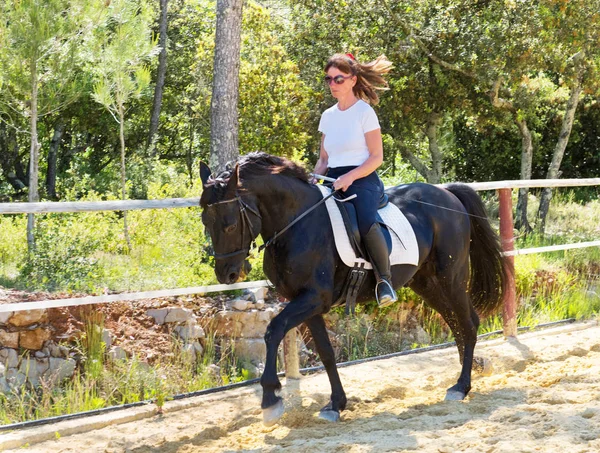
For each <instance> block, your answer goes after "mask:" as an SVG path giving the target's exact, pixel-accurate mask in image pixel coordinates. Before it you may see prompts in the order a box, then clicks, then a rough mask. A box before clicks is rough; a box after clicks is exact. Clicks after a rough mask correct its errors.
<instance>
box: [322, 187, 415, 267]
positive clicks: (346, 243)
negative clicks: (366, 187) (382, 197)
mask: <svg viewBox="0 0 600 453" xmlns="http://www.w3.org/2000/svg"><path fill="white" fill-rule="evenodd" d="M317 187H318V188H319V189H320V190H321V193H322V194H323V198H325V197H326V196H327V195H329V194H330V193H331V189H329V188H328V187H325V186H323V185H321V184H317ZM359 196H360V195H359ZM338 203H339V202H338V201H335V200H334V197H331V198H329V199H328V200H327V201H326V202H325V205H326V206H327V212H328V213H329V219H330V220H331V227H332V228H333V235H334V237H335V246H336V247H337V251H338V253H339V255H340V258H342V261H343V262H344V264H345V265H346V266H348V267H353V266H354V264H355V263H358V264H361V263H365V266H364V267H365V268H366V269H372V268H373V266H371V263H369V262H368V261H365V260H364V259H362V258H358V257H357V256H356V254H355V253H354V249H353V248H352V245H350V238H349V237H348V233H347V232H346V227H345V226H344V219H343V218H342V214H341V212H340V209H339V207H338ZM378 213H379V215H380V216H381V218H382V219H383V222H384V223H385V225H386V226H387V227H388V229H389V230H390V235H391V236H392V254H391V255H390V265H392V266H393V265H395V264H412V265H413V266H416V265H418V264H419V246H418V244H417V238H416V236H415V232H414V231H413V228H412V226H411V224H410V223H409V222H408V220H407V219H406V217H405V216H404V214H402V211H400V209H398V207H397V206H396V205H395V204H393V203H388V204H387V206H386V207H385V208H383V209H380V210H379V211H378ZM400 239H401V240H402V242H401V241H400Z"/></svg>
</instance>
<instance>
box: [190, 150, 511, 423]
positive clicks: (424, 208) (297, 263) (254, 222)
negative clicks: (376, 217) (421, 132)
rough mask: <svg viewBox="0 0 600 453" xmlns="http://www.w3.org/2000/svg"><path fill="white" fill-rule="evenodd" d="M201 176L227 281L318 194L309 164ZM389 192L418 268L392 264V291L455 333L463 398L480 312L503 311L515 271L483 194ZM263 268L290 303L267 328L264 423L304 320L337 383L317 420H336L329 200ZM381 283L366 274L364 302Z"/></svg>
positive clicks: (261, 157) (338, 268)
mask: <svg viewBox="0 0 600 453" xmlns="http://www.w3.org/2000/svg"><path fill="white" fill-rule="evenodd" d="M200 174H201V178H202V183H203V186H204V189H203V192H202V196H201V199H200V206H201V207H202V208H203V212H202V221H203V223H204V225H205V227H206V231H207V232H208V233H209V234H210V237H211V239H212V243H213V247H214V250H215V262H216V265H215V273H216V275H217V278H218V280H219V282H221V283H234V282H236V281H237V280H238V279H239V278H240V275H241V273H242V271H243V269H244V267H245V261H246V258H247V257H248V253H249V251H250V248H251V244H252V241H253V240H254V238H255V237H256V236H258V234H260V235H261V236H262V237H263V239H264V241H265V242H267V241H268V240H269V239H270V238H272V237H273V236H274V235H275V234H276V233H277V232H280V231H281V230H283V229H284V228H285V227H286V226H287V225H289V224H290V223H291V222H292V221H293V220H294V219H295V218H297V217H298V216H299V215H300V214H302V213H303V212H305V211H306V210H308V209H309V208H310V207H312V206H314V205H315V204H316V203H318V202H319V201H320V200H321V199H322V195H321V192H320V191H319V190H318V188H317V187H315V186H314V185H312V184H310V183H309V175H308V174H307V172H306V170H305V169H304V168H302V167H301V166H299V165H297V164H295V163H293V162H291V161H289V160H286V159H283V158H280V157H275V156H271V155H268V154H265V153H252V154H248V155H247V156H245V157H242V158H240V159H239V160H238V162H237V165H236V166H235V169H233V170H229V171H225V172H223V173H222V174H220V175H219V176H218V177H216V178H213V177H212V176H211V171H210V169H209V168H208V167H207V166H206V165H204V164H201V169H200ZM386 193H387V194H388V196H389V200H390V201H391V202H392V203H394V204H395V205H396V206H398V207H399V208H400V209H401V210H402V212H403V213H404V214H405V216H406V217H407V219H408V221H409V222H410V224H411V225H412V226H413V228H414V231H415V234H416V238H417V241H418V245H419V264H418V266H413V265H397V266H393V267H392V279H393V284H394V287H395V288H398V287H401V286H405V285H406V286H409V287H410V288H412V289H413V290H414V291H415V292H416V293H417V294H419V295H420V296H422V297H423V299H425V301H426V302H427V303H428V304H429V306H431V307H432V308H434V309H435V310H436V311H438V312H439V313H440V314H441V315H442V316H443V318H444V320H445V321H446V322H447V323H448V325H449V326H450V328H451V329H452V332H453V334H454V336H455V338H456V344H457V346H458V352H459V355H460V361H461V363H462V371H461V373H460V377H459V379H458V382H457V383H456V385H454V386H452V387H451V388H450V389H448V390H447V393H446V399H464V398H465V397H466V395H467V393H468V392H469V390H470V389H471V369H472V368H473V367H474V366H475V368H477V367H481V366H482V365H483V360H482V359H480V358H476V357H474V356H473V352H474V349H475V343H476V341H477V328H478V326H479V316H478V313H480V314H482V315H485V314H489V313H491V312H492V311H494V310H495V309H496V308H498V306H499V305H500V303H501V301H502V293H503V291H504V288H505V283H506V281H507V273H508V272H510V269H509V268H508V266H507V265H506V263H505V260H504V259H503V257H502V253H501V248H500V244H499V239H498V236H497V235H496V233H495V232H494V231H493V230H492V228H491V227H490V224H489V221H488V218H487V215H486V213H485V210H484V206H483V204H482V202H481V199H480V198H479V196H478V195H477V193H476V192H475V191H473V190H472V189H471V188H469V187H468V186H465V185H461V184H451V185H448V186H446V187H445V188H440V187H436V186H432V185H428V184H421V183H415V184H407V185H401V186H397V187H394V188H391V189H388V190H387V191H386ZM469 263H470V265H469ZM264 271H265V274H266V275H267V277H268V278H269V280H270V281H271V282H272V283H273V285H275V288H276V289H277V292H278V293H279V294H281V295H282V296H284V297H285V298H287V299H288V300H289V301H290V302H289V303H288V304H287V305H286V306H285V308H284V309H283V310H282V311H281V312H280V313H279V315H277V316H276V317H275V318H273V320H272V321H271V323H270V324H269V326H268V327H267V332H266V334H265V342H266V347H267V357H266V362H265V371H264V373H263V375H262V377H261V380H260V383H261V385H262V388H263V397H262V404H261V407H262V409H263V418H264V422H265V424H272V423H275V422H276V421H277V420H278V419H279V418H280V417H281V415H282V414H283V402H282V401H281V398H280V397H278V396H276V394H275V392H276V391H277V390H279V389H280V388H281V383H280V382H279V379H278V377H277V369H276V360H277V349H278V347H279V344H280V342H281V340H282V339H283V337H284V335H285V334H286V333H287V332H288V331H289V330H290V329H292V328H294V327H296V326H298V325H299V324H301V323H305V324H306V326H307V327H308V328H309V330H310V332H311V334H312V337H313V339H314V342H315V346H316V349H317V352H318V354H319V357H320V358H321V361H322V362H323V365H324V366H325V369H326V371H327V375H328V377H329V381H330V383H331V391H332V393H331V400H330V402H329V404H327V405H326V406H325V407H324V408H323V409H322V410H321V413H320V416H321V417H323V418H325V419H328V420H338V419H339V413H340V411H342V410H344V408H345V407H346V401H347V400H346V394H345V393H344V389H343V388H342V383H341V381H340V377H339V375H338V372H337V368H336V364H335V356H334V351H333V348H332V346H331V343H330V341H329V337H328V336H327V332H326V329H325V322H324V320H323V315H324V314H325V313H327V312H328V311H329V310H330V308H331V306H332V304H333V303H334V302H335V301H337V300H338V298H339V297H340V295H341V292H342V289H343V286H344V282H345V280H346V277H347V275H348V273H349V272H350V268H349V267H347V266H346V265H344V263H343V262H342V260H341V259H340V257H339V255H338V253H337V251H336V247H335V243H334V238H333V232H332V231H331V223H330V220H329V216H328V214H327V211H326V207H325V205H324V204H322V205H320V206H319V207H318V208H316V209H315V210H314V211H313V212H311V213H310V214H308V215H307V216H305V217H304V218H302V219H301V220H300V221H299V222H297V223H296V224H295V225H293V226H292V227H291V228H290V229H289V230H287V231H285V232H284V233H283V234H282V235H281V236H280V237H278V238H277V239H276V241H274V242H273V243H271V244H270V245H269V246H268V247H267V248H266V249H265V255H264ZM375 283H376V282H375V278H374V277H373V275H372V272H370V273H369V275H368V276H367V278H366V280H365V282H364V284H363V286H362V289H361V291H360V293H359V295H358V299H357V301H358V302H365V301H369V300H373V297H374V288H375Z"/></svg>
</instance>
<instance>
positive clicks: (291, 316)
mask: <svg viewBox="0 0 600 453" xmlns="http://www.w3.org/2000/svg"><path fill="white" fill-rule="evenodd" d="M320 309H321V304H318V303H317V294H316V292H315V291H305V292H303V293H301V294H300V295H299V296H298V297H296V298H294V299H293V300H292V301H290V302H289V303H288V304H287V306H286V307H285V308H284V309H283V310H282V311H281V313H279V314H278V315H277V316H275V317H274V318H273V319H272V320H271V322H270V323H269V325H268V326H267V332H266V333H265V344H266V346H267V359H266V361H265V370H264V372H263V374H262V376H261V378H260V385H261V386H262V388H263V397H262V403H261V408H262V409H263V423H264V424H265V425H266V426H271V425H273V424H275V423H276V422H277V420H279V419H280V418H281V416H282V415H283V412H284V408H283V401H282V399H281V397H279V396H277V395H275V392H276V391H278V390H280V389H281V382H280V381H279V378H278V377H277V350H278V348H279V344H280V343H281V340H283V337H284V336H285V334H286V333H287V332H288V331H289V330H290V329H293V328H294V327H296V326H298V325H299V324H301V323H302V322H304V321H305V320H306V319H308V318H310V317H312V316H314V315H315V314H317V313H318V312H319V310H320Z"/></svg>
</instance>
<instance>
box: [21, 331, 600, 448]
mask: <svg viewBox="0 0 600 453" xmlns="http://www.w3.org/2000/svg"><path fill="white" fill-rule="evenodd" d="M477 352H478V355H481V356H484V357H487V358H489V359H491V360H492V362H493V365H494V368H495V370H494V373H493V374H492V375H491V376H488V377H483V376H477V377H475V378H474V382H473V389H472V391H471V393H470V395H469V397H468V398H467V399H466V400H465V401H462V402H456V401H449V402H445V401H444V400H443V398H444V394H445V390H446V388H448V387H450V386H451V385H453V384H454V383H455V381H456V378H457V376H458V372H459V364H458V354H457V352H456V350H455V349H454V348H452V349H447V350H441V351H432V352H428V353H422V354H415V355H409V356H403V357H396V358H392V359H386V360H381V361H377V362H371V363H365V364H360V365H354V366H351V367H347V368H343V369H341V370H340V373H341V376H342V382H343V383H344V386H345V390H346V393H347V395H348V396H349V404H348V409H347V410H346V411H344V412H343V413H342V418H341V421H340V422H339V423H337V424H332V423H329V422H325V421H322V420H320V419H318V418H316V416H315V415H316V413H317V412H318V410H319V408H320V407H321V406H323V405H324V404H325V403H326V402H327V400H328V395H329V383H328V381H327V377H326V375H325V374H324V373H319V374H316V375H313V376H310V377H304V378H302V379H301V380H300V381H290V383H285V382H284V390H283V393H282V394H283V396H284V398H285V402H286V414H285V415H284V417H283V419H282V420H281V422H280V423H279V424H277V425H275V426H274V427H271V428H265V427H264V426H263V425H262V418H261V411H260V408H259V396H260V387H258V386H253V387H250V388H246V389H239V390H233V391H229V392H227V393H220V394H215V395H207V396H203V397H198V398H195V399H194V401H192V400H188V401H187V403H186V404H188V405H190V407H188V408H186V409H181V410H177V411H175V410H174V408H175V406H176V404H177V403H176V402H170V403H167V406H166V410H167V412H166V414H165V415H163V416H154V417H152V418H148V419H145V420H140V421H137V422H130V423H125V424H121V425H115V426H108V427H105V428H103V429H98V430H94V431H91V432H88V433H83V434H77V435H71V436H59V435H58V434H57V436H56V437H57V438H58V439H57V440H52V441H47V442H44V443H41V444H37V445H33V446H31V447H30V448H25V449H20V450H19V451H30V452H33V451H35V452H62V453H67V452H78V453H79V452H112V453H117V452H136V453H151V452H152V453H154V452H165V453H171V452H181V453H192V452H194V453H195V452H198V453H200V452H202V453H206V452H230V451H246V452H280V451H289V452H311V453H312V452H329V451H332V452H333V451H336V452H338V451H340V452H371V451H373V452H382V451H419V452H435V453H439V452H457V451H460V452H486V453H497V452H538V451H540V452H560V451H563V452H569V453H576V452H590V453H591V452H598V451H600V325H599V324H598V323H597V322H591V323H586V324H579V325H571V326H568V327H561V328H554V329H548V330H544V331H538V332H531V333H526V334H522V335H520V336H519V339H518V341H516V340H509V341H505V340H503V339H499V340H492V341H488V342H482V343H481V344H480V345H479V346H478V348H477ZM82 423H83V422H82ZM56 432H57V433H60V425H57V426H56ZM24 435H27V433H24ZM15 451H16V450H15Z"/></svg>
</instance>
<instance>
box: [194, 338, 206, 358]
mask: <svg viewBox="0 0 600 453" xmlns="http://www.w3.org/2000/svg"><path fill="white" fill-rule="evenodd" d="M192 346H193V347H194V351H196V357H201V356H202V354H204V348H203V347H202V345H201V344H200V342H198V341H194V342H193V343H192Z"/></svg>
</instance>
